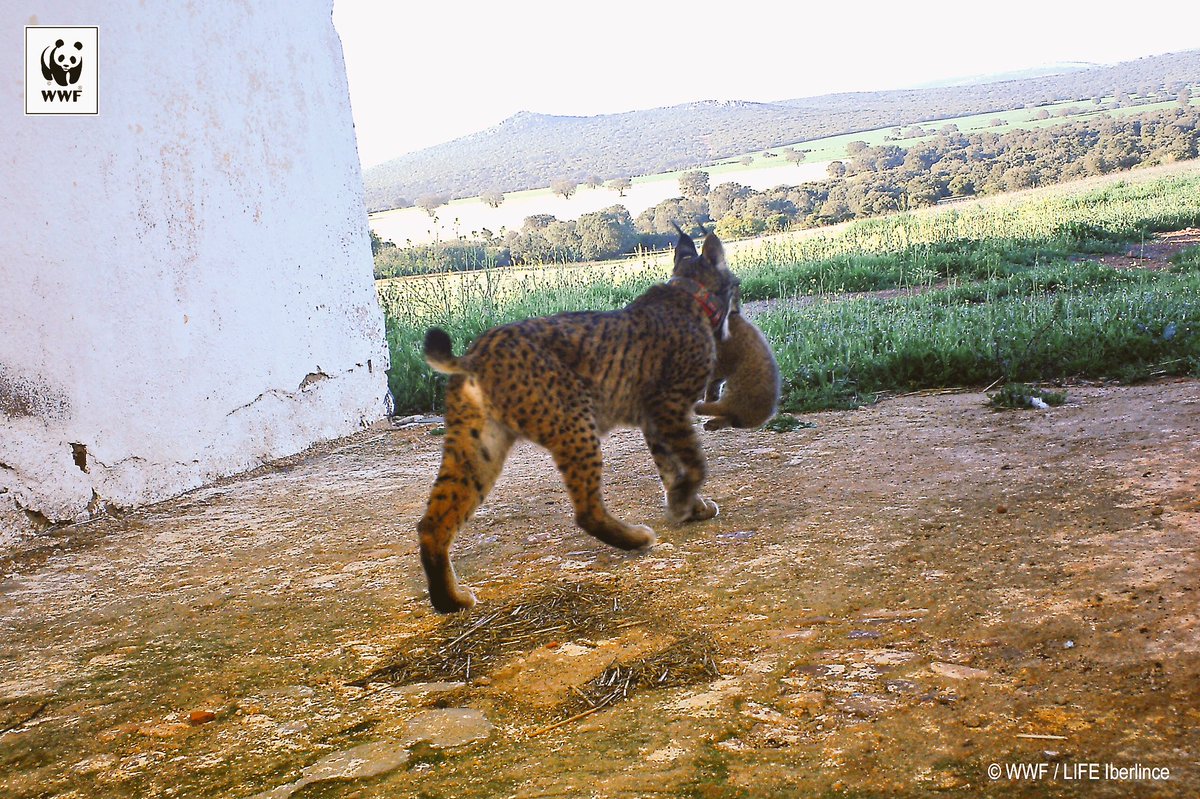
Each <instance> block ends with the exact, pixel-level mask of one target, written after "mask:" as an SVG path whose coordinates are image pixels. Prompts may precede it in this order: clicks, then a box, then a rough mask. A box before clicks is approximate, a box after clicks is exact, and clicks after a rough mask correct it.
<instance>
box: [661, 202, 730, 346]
mask: <svg viewBox="0 0 1200 799" xmlns="http://www.w3.org/2000/svg"><path fill="white" fill-rule="evenodd" d="M675 229H676V230H678V231H679V243H678V244H676V245H675V269H674V270H673V271H672V273H671V275H672V277H682V278H687V279H689V280H694V281H696V282H697V283H699V284H700V285H701V286H703V287H704V288H705V289H707V290H708V293H709V294H710V295H712V299H713V301H714V302H715V303H716V304H717V305H718V306H719V307H720V308H721V310H722V321H721V324H720V327H719V328H718V330H717V337H718V338H719V339H721V340H724V339H726V338H728V336H729V327H728V319H729V313H730V311H731V310H733V302H734V296H735V292H736V291H737V286H738V283H739V282H741V281H739V280H738V278H737V276H736V275H734V274H733V273H732V272H730V271H729V265H728V264H727V263H726V261H725V247H724V245H722V244H721V240H720V239H719V238H717V235H716V234H715V233H709V234H708V235H706V236H705V237H704V244H703V246H702V248H701V249H700V251H699V252H697V251H696V243H695V242H694V241H692V237H691V236H689V235H688V234H686V233H684V232H683V230H682V229H681V228H680V227H679V225H676V226H675Z"/></svg>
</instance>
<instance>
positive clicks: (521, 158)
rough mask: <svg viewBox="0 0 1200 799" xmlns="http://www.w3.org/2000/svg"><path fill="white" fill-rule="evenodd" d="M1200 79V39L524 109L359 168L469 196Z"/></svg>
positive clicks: (375, 196) (401, 184)
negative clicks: (1109, 60)
mask: <svg viewBox="0 0 1200 799" xmlns="http://www.w3.org/2000/svg"><path fill="white" fill-rule="evenodd" d="M1177 84H1178V85H1186V86H1195V85H1197V84H1200V50H1188V51H1183V52H1180V53H1167V54H1164V55H1159V56H1148V57H1146V58H1141V59H1137V60H1135V61H1127V62H1122V63H1119V64H1114V65H1107V66H1098V67H1092V68H1086V69H1080V70H1075V71H1069V72H1064V73H1056V74H1053V75H1044V76H1038V77H1032V78H1019V79H1014V80H1003V81H997V82H991V83H977V84H970V85H963V86H944V87H931V88H913V89H892V90H878V91H863V92H840V93H833V94H825V95H816V96H811V97H798V98H791V99H786V100H780V101H776V102H770V103H762V102H753V101H747V100H702V101H695V102H690V103H682V104H679V105H674V106H664V107H659V108H651V109H644V110H633V111H623V112H618V113H614V114H598V115H593V116H559V115H551V114H541V113H538V112H533V111H519V112H517V113H516V114H513V115H512V116H510V117H508V118H506V119H505V120H502V121H501V122H499V123H497V124H496V125H493V126H491V127H489V128H486V129H484V130H481V131H478V132H476V133H471V134H468V135H466V136H462V137H459V138H456V139H453V140H451V141H449V142H444V143H442V144H438V145H434V146H433V147H427V148H425V149H422V150H418V151H416V152H414V153H409V154H407V155H404V156H400V157H399V158H395V159H392V160H390V161H387V162H385V163H383V164H380V165H378V166H375V167H372V168H370V169H367V170H366V171H365V172H364V181H365V184H366V192H367V207H368V209H369V210H372V211H374V210H380V209H384V208H390V207H397V206H399V205H403V204H407V203H411V202H413V201H415V200H416V199H417V198H419V197H421V196H423V195H432V194H438V195H443V196H445V197H448V198H451V199H453V198H456V197H470V196H474V195H478V194H480V193H482V192H487V191H499V192H510V191H519V190H522V189H530V188H539V187H544V186H547V185H549V184H550V182H551V181H554V180H559V179H567V180H576V181H583V180H585V179H586V178H587V177H589V176H591V175H597V176H599V177H601V178H603V179H606V180H607V179H611V178H614V177H628V176H636V175H642V174H653V173H657V172H666V171H672V170H677V169H687V168H695V167H698V166H700V165H702V164H706V163H711V162H713V161H716V160H719V159H723V158H728V157H731V156H736V155H741V154H744V153H747V152H754V151H757V150H762V149H766V148H769V147H778V146H780V145H785V144H792V143H796V142H801V141H805V140H808V139H814V138H819V137H821V136H829V135H837V134H843V133H855V132H858V131H863V130H870V129H874V128H880V127H889V126H892V125H907V124H915V123H920V122H928V121H931V120H936V119H944V118H948V117H955V116H962V115H965V114H974V113H992V112H1000V111H1005V110H1011V109H1013V108H1019V107H1023V106H1037V105H1044V104H1047V103H1051V102H1057V101H1062V100H1083V99H1085V98H1091V97H1099V96H1111V95H1112V94H1113V93H1114V92H1123V93H1136V92H1141V91H1144V90H1151V89H1152V90H1155V91H1162V92H1167V91H1169V90H1170V88H1171V87H1172V86H1173V85H1177Z"/></svg>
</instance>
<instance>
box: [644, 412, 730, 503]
mask: <svg viewBox="0 0 1200 799" xmlns="http://www.w3.org/2000/svg"><path fill="white" fill-rule="evenodd" d="M671 408H672V403H667V402H664V403H661V404H659V405H657V406H656V407H655V410H654V411H652V412H651V419H650V420H648V421H647V422H646V424H644V425H643V426H642V434H643V435H644V436H645V438H646V445H647V446H648V447H649V448H650V455H651V457H653V458H654V465H655V466H657V467H658V474H659V476H660V477H661V478H662V483H663V490H664V491H665V492H666V497H667V516H668V517H669V518H670V519H671V520H672V521H676V522H687V521H702V520H704V519H711V518H712V517H714V516H716V515H717V513H719V512H720V508H718V507H717V503H715V502H713V501H712V500H710V499H706V498H704V497H702V496H700V494H699V493H698V492H699V491H700V486H702V485H703V484H704V478H705V476H706V471H705V467H704V453H703V452H702V451H701V449H700V442H699V440H698V439H697V438H696V431H695V430H694V429H693V428H692V424H691V418H690V416H689V415H688V413H687V412H686V410H682V409H686V408H687V404H686V403H681V404H680V409H676V410H674V411H672V410H671Z"/></svg>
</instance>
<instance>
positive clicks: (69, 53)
mask: <svg viewBox="0 0 1200 799" xmlns="http://www.w3.org/2000/svg"><path fill="white" fill-rule="evenodd" d="M82 74H83V42H75V44H73V45H71V46H70V47H67V46H66V45H65V44H64V42H63V40H62V39H57V40H55V42H54V44H53V46H51V47H47V48H46V49H45V50H43V51H42V77H43V78H45V79H46V80H53V81H54V82H55V83H57V84H58V85H59V86H74V85H75V84H76V83H78V82H79V76H80V75H82Z"/></svg>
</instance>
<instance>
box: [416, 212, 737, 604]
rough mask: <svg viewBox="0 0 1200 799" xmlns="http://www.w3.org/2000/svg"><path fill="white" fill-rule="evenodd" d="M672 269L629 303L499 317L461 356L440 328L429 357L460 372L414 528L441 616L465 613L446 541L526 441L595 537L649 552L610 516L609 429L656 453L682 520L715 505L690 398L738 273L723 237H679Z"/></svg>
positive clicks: (704, 514)
mask: <svg viewBox="0 0 1200 799" xmlns="http://www.w3.org/2000/svg"><path fill="white" fill-rule="evenodd" d="M672 274H673V276H672V277H671V279H670V280H669V281H668V282H667V283H666V284H659V285H656V286H652V287H650V288H649V289H648V290H647V291H646V293H644V294H643V295H642V296H640V297H638V298H637V299H635V300H634V301H633V302H631V303H630V304H629V305H628V306H626V307H625V308H623V309H621V310H619V311H603V312H602V311H583V312H577V313H561V314H556V315H554V316H547V317H542V318H538V319H527V320H525V321H523V322H515V323H513V324H508V325H502V326H500V327H496V328H492V329H491V330H488V331H486V332H485V333H483V334H482V335H481V336H480V337H479V338H478V339H477V340H476V341H475V343H474V344H472V345H471V347H470V348H469V349H468V350H467V352H466V354H465V355H462V356H460V357H455V356H454V354H453V353H452V351H451V342H450V337H449V336H448V335H447V334H446V333H445V332H444V331H442V330H438V329H437V328H432V329H430V330H429V331H428V333H427V334H426V336H425V360H426V361H427V362H428V363H429V365H430V366H431V367H433V368H434V369H436V370H437V371H439V372H442V373H444V374H448V375H451V377H450V380H449V382H448V383H447V384H446V436H445V442H444V445H443V452H442V465H441V469H440V471H439V472H438V476H437V479H436V480H435V481H434V484H433V489H432V491H431V494H430V497H429V504H428V506H427V507H426V509H425V515H424V516H423V517H422V519H421V521H420V522H419V523H418V525H417V532H418V535H419V537H420V543H421V564H422V566H423V567H424V569H425V576H426V579H427V580H428V582H429V599H430V601H431V602H432V604H433V606H434V608H436V609H437V610H439V611H441V612H442V613H450V612H453V611H456V610H461V609H464V608H469V607H471V606H472V605H474V604H475V596H474V595H473V594H472V593H471V592H470V591H469V590H468V589H467V588H465V587H464V586H462V585H460V584H459V582H458V580H457V578H456V576H455V573H454V566H453V564H452V562H451V559H450V546H451V544H452V543H453V541H454V536H455V535H456V534H457V533H458V530H459V528H460V527H461V526H462V524H463V522H465V521H466V520H467V519H469V518H470V517H471V515H472V514H473V513H474V512H475V509H476V507H478V505H479V503H480V502H481V501H483V498H484V497H486V496H487V494H488V492H489V491H490V490H491V489H492V486H493V485H495V482H496V478H497V477H499V475H500V470H501V468H502V467H503V465H504V459H505V456H506V455H507V454H508V451H509V448H510V447H511V446H512V445H513V443H514V442H515V441H516V440H517V439H521V438H525V439H530V440H532V441H535V442H537V443H538V444H540V445H542V446H543V447H545V448H546V449H548V450H550V453H551V454H552V455H553V457H554V462H555V464H556V465H557V466H558V470H559V472H560V473H561V474H562V478H563V482H564V483H565V484H566V487H567V492H568V494H569V495H570V497H571V502H572V504H573V505H574V508H575V521H576V522H577V523H578V524H579V526H580V527H582V528H583V529H584V531H586V532H587V533H589V534H590V535H593V536H595V537H596V538H598V539H600V540H601V541H603V542H605V543H606V544H610V545H612V546H615V547H619V548H621V549H629V550H640V549H647V548H649V547H650V546H652V545H653V544H654V541H655V537H654V531H653V530H651V529H650V528H649V527H646V526H643V525H630V524H627V523H625V522H623V521H620V520H619V519H615V518H613V517H612V516H611V515H610V514H609V512H608V510H607V509H606V508H605V506H604V501H603V499H602V498H601V490H600V482H601V452H600V436H601V435H602V434H604V433H605V432H607V431H608V430H611V429H613V428H615V427H638V428H641V430H642V434H643V436H644V437H645V439H646V444H647V446H648V447H649V448H650V454H651V456H652V457H653V458H654V463H655V465H656V466H657V467H658V472H659V475H660V476H661V478H662V483H663V487H664V489H665V491H666V505H667V515H668V517H670V518H671V519H672V520H674V521H679V522H682V521H695V520H701V519H709V518H711V517H713V516H715V515H716V514H717V505H716V503H715V502H713V501H712V500H709V499H705V498H704V497H702V496H700V494H699V493H698V492H699V490H700V486H701V485H702V484H703V483H704V478H705V467H704V454H703V453H702V452H701V450H700V444H699V441H698V440H697V438H696V434H695V430H694V428H693V426H692V406H693V405H694V404H695V403H696V401H697V400H698V399H699V398H700V396H701V395H702V394H703V392H704V388H705V386H706V385H707V384H708V380H709V377H710V376H711V374H712V369H713V365H714V363H715V361H716V351H717V348H716V341H717V339H718V338H725V337H726V336H728V317H729V309H730V304H731V302H732V299H733V290H734V287H735V286H736V283H737V278H735V277H734V276H733V274H732V273H731V272H730V271H729V268H728V267H727V266H726V264H725V251H724V247H723V246H722V245H721V241H720V240H719V239H718V238H717V237H716V236H714V235H709V236H708V237H706V238H705V240H704V246H703V249H702V251H700V252H697V251H696V245H695V243H694V242H693V241H692V239H691V238H690V237H688V236H686V235H684V234H683V233H682V231H681V232H680V237H679V243H678V245H677V246H676V248H675V266H674V270H673V273H672Z"/></svg>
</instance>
